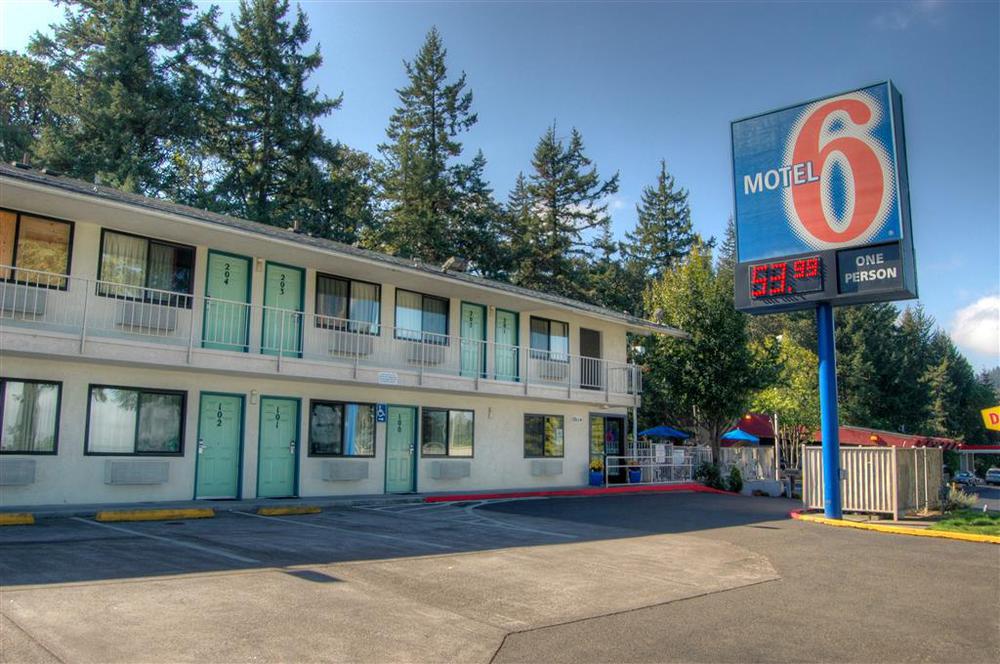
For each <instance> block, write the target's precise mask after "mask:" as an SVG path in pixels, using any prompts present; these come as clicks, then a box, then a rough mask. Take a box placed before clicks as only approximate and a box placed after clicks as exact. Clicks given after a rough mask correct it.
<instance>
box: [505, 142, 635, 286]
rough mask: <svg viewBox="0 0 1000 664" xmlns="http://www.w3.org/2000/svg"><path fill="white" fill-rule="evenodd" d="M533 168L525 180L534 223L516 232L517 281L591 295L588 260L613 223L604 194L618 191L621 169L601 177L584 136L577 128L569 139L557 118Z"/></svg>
mask: <svg viewBox="0 0 1000 664" xmlns="http://www.w3.org/2000/svg"><path fill="white" fill-rule="evenodd" d="M531 165H532V172H531V174H530V176H529V178H528V182H527V184H526V185H525V186H524V193H525V194H526V195H527V196H528V198H529V199H530V214H529V215H527V216H526V217H525V221H526V222H527V223H528V224H530V225H529V226H528V227H525V228H523V229H521V231H522V235H520V236H518V237H517V238H515V245H516V249H515V252H516V253H517V255H518V257H519V261H520V262H519V265H518V270H517V272H516V274H515V276H514V279H515V282H516V283H518V284H519V285H522V286H527V287H529V288H544V289H546V290H548V291H549V292H554V293H558V294H560V295H565V296H568V297H576V298H580V299H587V297H588V288H587V282H588V278H587V277H588V275H587V274H586V270H587V266H588V265H589V264H590V263H591V262H592V260H593V257H594V242H593V240H592V234H589V233H588V231H593V230H595V229H596V231H597V237H598V238H599V237H600V236H601V234H602V232H603V230H604V228H605V227H607V226H608V225H609V224H610V221H611V220H610V217H609V216H608V214H607V210H608V205H607V203H606V202H605V199H606V198H607V197H608V196H610V195H611V194H614V193H615V192H617V191H618V174H617V173H615V175H614V176H612V177H611V178H610V179H608V180H603V181H602V180H601V177H600V176H599V175H598V173H597V168H596V167H595V166H594V165H593V163H592V162H591V160H590V159H589V158H588V157H587V156H586V155H585V154H584V146H583V137H582V136H581V135H580V132H579V131H577V130H576V129H573V130H572V132H571V133H570V137H569V140H568V142H564V141H563V140H562V139H560V138H558V137H557V136H556V127H555V125H554V124H553V125H552V126H551V127H549V128H548V129H547V130H546V132H545V134H544V135H543V136H542V137H541V139H540V140H539V141H538V145H537V146H536V147H535V152H534V156H533V157H532V160H531Z"/></svg>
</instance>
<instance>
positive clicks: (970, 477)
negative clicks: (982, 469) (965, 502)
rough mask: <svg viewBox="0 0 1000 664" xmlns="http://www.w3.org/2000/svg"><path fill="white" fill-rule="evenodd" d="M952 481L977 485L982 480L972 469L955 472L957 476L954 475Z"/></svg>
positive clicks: (966, 484)
mask: <svg viewBox="0 0 1000 664" xmlns="http://www.w3.org/2000/svg"><path fill="white" fill-rule="evenodd" d="M998 472H1000V471H998ZM987 476H988V474H987ZM951 481H952V482H955V483H956V484H964V485H965V486H976V485H977V484H979V483H980V482H981V480H980V479H979V478H978V477H976V474H975V473H974V472H972V471H971V470H960V471H958V472H957V473H955V477H953V478H952V480H951Z"/></svg>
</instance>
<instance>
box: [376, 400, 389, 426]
mask: <svg viewBox="0 0 1000 664" xmlns="http://www.w3.org/2000/svg"><path fill="white" fill-rule="evenodd" d="M388 419H389V406H388V405H387V404H384V403H377V404H375V421H376V422H385V421H386V420H388Z"/></svg>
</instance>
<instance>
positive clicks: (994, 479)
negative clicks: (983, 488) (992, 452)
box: [986, 466, 1000, 484]
mask: <svg viewBox="0 0 1000 664" xmlns="http://www.w3.org/2000/svg"><path fill="white" fill-rule="evenodd" d="M986 483H987V484H1000V468H997V467H996V466H994V467H993V468H990V469H989V470H987V471H986Z"/></svg>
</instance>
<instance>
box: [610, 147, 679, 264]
mask: <svg viewBox="0 0 1000 664" xmlns="http://www.w3.org/2000/svg"><path fill="white" fill-rule="evenodd" d="M636 213H637V214H638V216H639V221H638V223H637V225H636V227H635V230H634V231H633V232H631V233H626V234H625V238H626V241H625V245H624V246H625V255H626V256H627V257H628V259H629V260H630V261H634V262H635V263H636V264H637V265H638V266H639V269H640V270H641V271H642V272H645V273H646V274H649V275H650V276H651V277H652V278H653V279H658V278H659V277H660V275H661V274H663V272H664V271H665V270H669V269H670V268H671V267H672V266H673V265H674V264H675V263H676V262H677V261H678V260H680V259H681V258H683V257H684V256H686V255H687V253H688V251H690V250H691V243H692V242H693V241H694V233H693V231H692V229H691V208H690V206H689V205H688V192H687V190H686V189H680V188H678V187H677V186H676V184H675V182H674V176H673V175H671V174H670V173H668V172H667V162H666V160H661V161H660V172H659V174H658V175H657V178H656V186H646V187H645V188H643V190H642V200H641V201H640V203H639V204H638V205H636Z"/></svg>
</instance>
